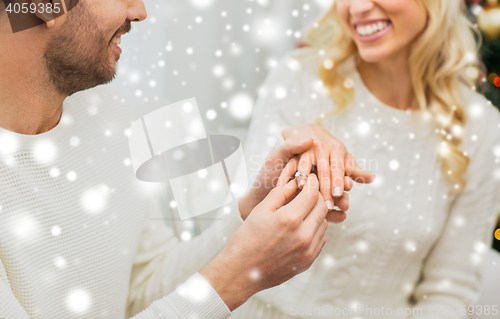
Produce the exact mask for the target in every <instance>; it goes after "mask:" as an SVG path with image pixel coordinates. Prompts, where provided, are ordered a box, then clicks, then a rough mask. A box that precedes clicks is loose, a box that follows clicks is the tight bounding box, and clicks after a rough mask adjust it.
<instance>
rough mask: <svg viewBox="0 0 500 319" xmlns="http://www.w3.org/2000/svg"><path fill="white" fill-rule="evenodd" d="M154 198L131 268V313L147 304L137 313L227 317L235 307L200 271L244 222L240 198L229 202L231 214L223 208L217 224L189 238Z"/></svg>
mask: <svg viewBox="0 0 500 319" xmlns="http://www.w3.org/2000/svg"><path fill="white" fill-rule="evenodd" d="M148 203H150V205H151V207H149V208H148V209H149V212H150V213H149V214H150V215H149V218H148V220H147V221H146V224H145V226H144V228H143V233H142V237H141V241H140V243H139V247H138V250H137V253H136V255H135V259H134V263H133V266H132V271H131V277H130V286H129V295H128V302H127V316H128V317H131V316H133V315H135V314H137V313H139V312H140V311H142V310H144V309H146V308H147V309H146V310H144V311H143V312H141V313H140V314H138V315H137V316H136V317H134V318H137V319H149V318H178V319H184V318H191V315H195V316H196V317H197V318H200V319H201V318H214V319H219V318H220V319H223V318H227V317H228V316H229V315H230V314H231V312H230V311H229V309H228V308H227V306H226V305H225V303H224V302H223V301H222V299H221V298H220V297H219V296H218V294H217V293H216V292H215V290H214V289H213V288H212V287H211V286H210V285H209V284H208V282H207V281H206V280H204V278H203V277H202V276H201V275H199V274H198V273H197V272H198V271H199V270H200V269H201V268H203V267H204V266H205V265H206V264H207V263H208V262H209V261H210V260H211V259H212V258H213V257H215V256H216V255H217V254H218V253H219V252H220V250H222V248H223V247H224V245H225V244H226V241H227V240H228V239H229V238H230V237H231V236H232V235H233V234H234V232H235V231H236V230H237V229H238V228H239V226H240V225H241V224H242V223H243V220H242V218H241V216H240V213H239V210H238V204H237V203H238V201H237V200H235V201H233V202H231V203H230V204H229V205H228V206H229V208H230V212H229V214H226V212H227V210H225V212H223V211H222V210H219V211H218V213H217V214H216V216H215V221H214V222H213V224H212V225H211V226H210V227H209V228H207V229H206V230H205V231H204V232H203V233H202V234H200V235H199V236H196V237H194V238H193V239H191V240H189V241H179V239H178V238H177V237H176V236H175V234H174V232H173V230H172V229H170V228H168V227H167V226H166V225H165V223H164V221H163V220H162V214H161V211H160V208H159V204H158V202H157V201H155V200H151V201H149V202H148ZM174 290H175V292H174ZM148 307H149V308H148ZM162 315H163V317H162Z"/></svg>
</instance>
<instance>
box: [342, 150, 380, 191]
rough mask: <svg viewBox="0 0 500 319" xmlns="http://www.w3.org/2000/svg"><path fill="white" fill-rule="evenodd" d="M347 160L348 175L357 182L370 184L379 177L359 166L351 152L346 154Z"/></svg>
mask: <svg viewBox="0 0 500 319" xmlns="http://www.w3.org/2000/svg"><path fill="white" fill-rule="evenodd" d="M346 161H347V164H346V176H350V177H351V178H352V179H353V180H354V181H355V182H357V183H363V184H368V183H371V182H373V181H374V180H375V178H376V177H377V176H376V175H375V174H373V173H370V172H368V171H365V170H364V169H362V168H361V167H359V165H358V163H356V160H355V159H354V157H353V156H352V155H351V154H349V153H347V155H346Z"/></svg>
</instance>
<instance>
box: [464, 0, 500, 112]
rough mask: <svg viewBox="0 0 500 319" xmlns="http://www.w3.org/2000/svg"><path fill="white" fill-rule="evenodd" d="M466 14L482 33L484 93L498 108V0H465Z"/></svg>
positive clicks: (499, 35) (499, 65)
mask: <svg viewBox="0 0 500 319" xmlns="http://www.w3.org/2000/svg"><path fill="white" fill-rule="evenodd" d="M465 1H466V2H467V8H468V9H469V11H468V16H469V18H470V20H471V21H472V22H473V23H476V24H477V26H478V28H479V30H480V31H481V33H482V35H483V41H482V44H481V49H480V54H481V57H482V60H483V62H484V65H485V67H486V69H487V74H482V75H481V76H480V78H482V79H484V82H485V85H484V89H483V90H484V92H482V93H484V95H485V96H486V98H487V99H489V100H490V101H491V103H493V105H495V106H496V107H497V108H499V109H500V0H465Z"/></svg>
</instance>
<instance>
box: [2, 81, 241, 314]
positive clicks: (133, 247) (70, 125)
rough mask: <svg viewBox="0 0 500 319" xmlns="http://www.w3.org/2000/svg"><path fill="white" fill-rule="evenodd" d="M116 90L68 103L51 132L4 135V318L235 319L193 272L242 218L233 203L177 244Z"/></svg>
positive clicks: (85, 95)
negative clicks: (142, 175)
mask: <svg viewBox="0 0 500 319" xmlns="http://www.w3.org/2000/svg"><path fill="white" fill-rule="evenodd" d="M115 90H116V89H115V88H113V87H112V86H111V85H106V86H100V87H97V88H94V89H92V90H88V91H85V92H80V93H77V94H75V95H73V96H71V97H69V98H68V99H66V100H65V102H64V106H63V114H62V118H61V121H60V122H59V123H58V125H57V126H56V127H55V128H53V129H52V130H50V131H48V132H46V133H43V134H39V135H33V136H27V135H21V134H16V133H13V132H10V131H7V130H5V129H0V318H6V319H7V318H8V319H27V318H32V319H38V318H40V319H41V318H43V319H45V318H46V319H68V318H92V319H96V318H116V319H123V318H125V316H127V317H129V316H132V315H134V314H137V313H139V312H141V311H142V312H141V313H140V314H138V315H137V317H136V318H138V319H150V318H151V319H152V318H178V319H186V318H191V317H192V316H197V318H217V319H219V318H220V319H223V318H227V317H228V316H229V315H230V311H229V309H228V308H227V306H226V305H225V304H224V302H223V301H222V300H221V299H220V297H219V296H218V295H217V293H216V292H215V290H213V288H212V287H211V286H210V285H209V284H208V282H207V281H206V280H205V279H204V278H203V277H202V276H201V275H200V274H199V273H197V272H198V271H199V270H200V269H201V268H202V267H203V266H204V265H205V264H206V263H208V261H210V259H212V258H213V257H214V256H215V255H216V254H217V253H218V252H219V251H220V250H221V248H222V247H223V246H224V244H225V241H226V240H227V239H228V238H230V237H231V236H232V234H233V233H234V232H235V230H236V229H237V228H238V227H239V226H240V225H241V223H242V222H243V220H242V219H241V217H240V215H239V213H238V210H237V207H236V204H235V203H232V204H231V211H232V212H231V213H230V214H229V215H226V214H225V213H222V211H221V213H220V214H221V216H219V217H218V219H217V220H216V221H215V222H214V224H213V225H212V227H211V228H209V229H208V230H207V231H205V232H204V233H203V234H202V235H200V236H198V237H196V238H194V239H192V240H190V241H186V242H179V240H178V239H177V237H176V236H175V235H174V233H173V231H172V230H171V229H169V228H167V227H166V226H165V222H164V220H162V217H163V216H162V214H161V211H160V209H159V206H158V204H157V203H156V202H155V201H154V200H153V198H152V197H151V196H150V194H149V192H150V190H151V188H150V187H148V183H145V182H140V181H138V180H137V179H136V178H135V176H134V172H133V169H132V166H131V165H130V152H129V146H128V140H127V136H126V135H125V131H126V130H127V129H128V127H129V126H130V123H131V120H132V117H131V113H130V110H129V106H127V105H126V104H124V103H122V102H123V101H122V100H121V98H120V97H119V96H120V94H119V92H117V91H115ZM0 103H1V101H0ZM0 116H1V115H0ZM225 211H226V212H227V210H225ZM183 283H184V285H183V286H182V287H179V288H178V290H176V291H175V292H173V291H174V289H176V288H177V287H178V286H179V285H181V284H183ZM172 292H173V293H172ZM155 300H156V301H155ZM153 302H154V303H153ZM151 303H153V305H151V306H150V304H151ZM144 309H145V310H144ZM143 310H144V311H143Z"/></svg>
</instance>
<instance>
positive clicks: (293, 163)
mask: <svg viewBox="0 0 500 319" xmlns="http://www.w3.org/2000/svg"><path fill="white" fill-rule="evenodd" d="M298 166H299V155H295V156H294V157H292V158H291V159H290V160H289V161H288V163H286V165H285V168H283V170H282V171H281V174H280V177H279V178H278V184H277V185H276V187H280V186H283V185H285V184H286V183H288V182H289V181H290V179H291V178H293V176H294V175H295V172H296V171H297V168H298Z"/></svg>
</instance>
